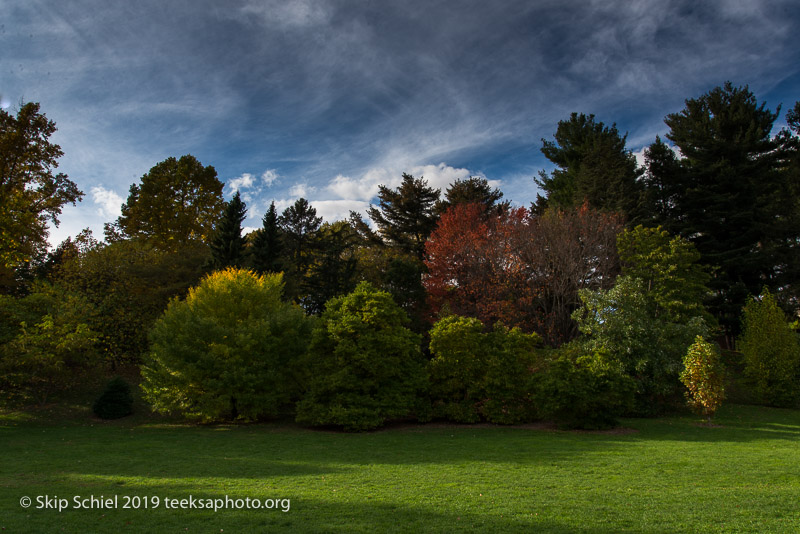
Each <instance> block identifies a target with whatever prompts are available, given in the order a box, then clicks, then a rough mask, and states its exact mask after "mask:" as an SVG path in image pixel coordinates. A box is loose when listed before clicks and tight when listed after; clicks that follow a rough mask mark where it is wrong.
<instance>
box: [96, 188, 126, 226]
mask: <svg viewBox="0 0 800 534" xmlns="http://www.w3.org/2000/svg"><path fill="white" fill-rule="evenodd" d="M91 192H92V200H93V201H94V203H95V204H97V205H98V206H99V208H98V210H97V214H98V215H100V216H103V217H107V218H109V219H116V218H117V217H119V216H120V215H121V214H122V211H121V208H122V203H123V199H122V197H121V196H119V195H118V194H116V193H115V192H114V191H111V190H110V189H106V188H105V187H92V190H91Z"/></svg>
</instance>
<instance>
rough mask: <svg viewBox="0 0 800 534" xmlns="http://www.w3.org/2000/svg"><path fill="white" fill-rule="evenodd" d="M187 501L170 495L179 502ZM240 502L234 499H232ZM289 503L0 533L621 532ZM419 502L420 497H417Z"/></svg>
mask: <svg viewBox="0 0 800 534" xmlns="http://www.w3.org/2000/svg"><path fill="white" fill-rule="evenodd" d="M188 495H189V494H188V493H187V494H185V495H178V494H174V496H175V497H177V498H187V497H188ZM191 495H192V497H193V498H194V499H195V500H196V502H198V501H206V500H208V499H211V500H213V499H221V498H222V499H224V497H225V494H224V493H220V492H198V491H194V492H191ZM241 497H243V496H238V495H237V496H232V498H234V499H237V498H241ZM284 498H289V499H291V507H290V509H289V511H287V512H283V511H282V510H281V508H280V507H279V506H276V507H275V508H273V509H269V510H268V509H263V508H262V509H258V510H256V509H220V510H218V511H217V512H214V511H212V510H200V509H192V510H188V509H165V507H164V505H163V504H162V505H161V506H160V507H159V508H158V509H155V510H143V509H139V510H130V509H128V510H122V509H119V508H118V509H109V510H85V509H84V510H75V509H67V510H65V511H62V512H60V513H59V512H57V511H56V510H34V509H28V510H24V509H17V510H14V511H13V512H12V513H11V514H10V515H7V516H6V517H4V518H3V520H2V525H3V527H4V530H5V529H7V530H8V531H25V532H51V531H53V530H54V529H55V528H56V527H58V528H59V530H60V531H65V532H117V531H118V530H126V529H128V530H130V529H134V530H135V531H137V532H172V531H175V532H178V531H180V532H184V531H190V532H196V531H197V530H198V529H199V530H201V531H203V532H212V531H213V532H222V531H224V532H315V533H325V532H330V533H339V532H342V533H369V534H373V533H375V532H426V533H427V532H504V533H506V532H508V533H517V532H519V533H523V532H525V533H527V532H551V533H557V534H560V533H574V532H582V533H587V534H593V533H597V534H599V533H606V532H619V526H616V527H613V528H612V526H611V523H610V522H611V520H612V519H613V518H607V520H608V521H609V526H608V527H607V528H605V527H596V526H591V527H588V526H587V527H577V526H576V524H575V522H571V521H570V520H569V519H568V518H546V519H545V518H540V517H539V516H538V514H536V513H535V511H534V508H533V507H531V508H530V510H528V509H527V508H526V509H525V510H520V511H518V512H517V513H512V514H508V513H503V511H502V510H498V509H491V508H487V507H483V506H478V507H476V508H470V506H469V503H465V502H455V503H452V505H451V506H448V505H444V506H442V507H441V508H438V509H437V507H434V506H430V505H428V506H426V505H419V506H411V505H406V504H394V503H386V502H374V503H372V502H352V501H351V502H336V499H330V500H322V499H293V498H291V496H288V495H286V496H284ZM423 499H424V497H423Z"/></svg>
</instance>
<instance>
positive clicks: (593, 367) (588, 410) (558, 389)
mask: <svg viewBox="0 0 800 534" xmlns="http://www.w3.org/2000/svg"><path fill="white" fill-rule="evenodd" d="M634 389H635V386H634V383H633V380H632V379H631V378H630V377H629V376H627V374H626V373H625V371H624V369H623V365H622V364H621V363H620V362H619V361H618V360H616V359H615V358H613V357H612V356H611V355H610V354H609V353H608V352H606V351H603V350H591V351H586V350H585V349H582V348H580V347H579V346H577V345H575V344H572V343H571V344H567V345H564V346H563V347H562V348H560V349H558V350H556V351H553V354H552V357H551V359H550V360H549V361H548V362H547V363H546V365H545V368H544V370H543V371H541V372H540V373H537V375H536V380H535V392H536V399H537V407H538V409H539V411H540V413H541V414H542V416H543V417H545V418H546V419H550V420H552V421H555V422H557V423H558V424H560V425H562V426H565V427H568V428H586V429H602V428H610V427H612V426H615V425H616V424H617V417H619V416H621V415H624V414H625V413H627V412H628V411H629V410H630V409H631V408H632V406H633V398H634Z"/></svg>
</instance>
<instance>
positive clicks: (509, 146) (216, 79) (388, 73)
mask: <svg viewBox="0 0 800 534" xmlns="http://www.w3.org/2000/svg"><path fill="white" fill-rule="evenodd" d="M0 12H2V14H3V15H2V17H0V105H2V106H3V107H5V108H6V109H7V110H9V111H13V110H14V108H15V107H17V106H18V103H19V102H21V101H38V102H40V103H41V106H42V110H43V111H44V112H45V113H46V114H47V116H48V117H49V118H50V119H53V120H54V121H55V122H56V124H57V126H58V129H59V130H58V132H57V133H56V134H55V135H54V138H53V139H54V141H55V142H57V143H59V144H60V145H61V147H62V149H63V150H64V152H65V155H64V157H63V158H62V159H61V165H60V167H59V170H60V171H63V172H65V173H67V174H68V175H69V177H70V178H71V179H72V180H73V181H75V182H76V183H77V184H78V185H79V187H80V188H81V189H82V190H83V191H84V193H85V197H84V199H83V201H82V202H81V203H79V204H78V206H77V207H74V208H73V207H68V208H65V210H64V214H63V217H62V224H61V226H60V227H59V228H56V229H53V230H52V232H51V243H58V242H60V241H61V240H62V239H63V238H65V237H66V236H68V235H74V234H75V233H77V232H78V231H79V230H80V229H82V228H84V227H87V226H88V227H90V228H92V229H93V230H94V231H95V234H96V235H97V236H98V237H99V236H102V224H103V222H106V221H111V220H114V219H115V218H116V216H117V215H118V214H119V205H120V204H121V202H122V201H124V199H125V198H126V197H127V194H128V189H129V187H130V185H131V184H133V183H136V182H138V180H139V179H140V178H141V176H142V175H143V174H144V173H146V172H147V171H148V170H149V169H150V168H151V167H152V166H153V165H155V164H156V163H158V162H159V161H162V160H164V159H166V158H167V157H170V156H175V157H179V156H181V155H183V154H193V155H194V156H196V157H197V158H198V159H199V160H200V161H201V162H202V163H203V164H205V165H213V166H214V167H215V168H216V169H217V172H218V175H219V178H220V180H222V181H224V182H225V183H226V184H227V185H226V189H225V193H226V197H230V196H231V195H232V193H233V191H234V190H235V189H236V188H238V189H239V190H241V192H242V194H243V196H244V198H245V199H246V201H247V204H248V208H249V218H248V220H247V221H246V222H245V224H246V225H247V226H249V227H257V226H259V225H260V217H261V216H262V215H263V214H264V212H265V211H266V208H267V206H268V205H269V202H270V201H271V200H275V201H276V204H277V206H278V207H279V208H283V207H285V206H287V205H289V204H290V203H291V202H293V201H294V199H296V198H298V197H299V196H304V197H305V198H307V199H309V200H310V201H311V202H312V204H313V205H314V206H315V207H316V208H317V210H318V212H319V213H320V214H322V215H323V216H324V217H325V218H326V219H327V220H333V219H335V218H337V217H342V216H346V214H347V212H348V211H349V210H350V209H355V210H363V209H364V208H365V207H366V206H368V204H369V202H370V201H372V202H375V194H376V193H377V187H378V185H379V184H386V185H389V186H396V185H397V184H398V183H399V182H400V179H401V174H402V173H403V172H409V173H412V174H414V175H415V176H420V175H423V176H425V178H427V179H428V180H429V182H430V183H431V184H432V185H435V186H436V187H439V188H442V189H443V190H444V188H445V187H446V186H447V184H448V183H450V182H452V180H454V179H456V178H460V177H461V178H463V177H467V176H470V175H481V176H485V177H486V178H487V179H489V180H491V181H494V182H496V184H497V185H498V186H499V187H500V188H501V190H502V191H503V192H504V193H505V196H506V198H509V199H511V200H513V201H514V202H515V203H516V204H522V205H525V204H528V203H529V202H531V201H532V200H534V199H535V197H536V187H535V185H534V183H533V176H534V175H535V174H536V173H537V172H538V171H539V170H540V169H549V165H548V162H547V161H546V160H544V158H543V156H542V154H541V152H540V150H539V149H540V148H541V145H542V143H541V139H542V138H543V137H544V138H550V137H551V136H552V135H553V133H554V132H555V129H556V126H557V124H558V121H559V120H563V119H565V118H567V117H568V116H569V114H570V113H571V112H573V111H577V112H585V113H594V114H595V115H596V117H597V119H598V120H601V121H603V122H606V123H608V124H610V123H613V122H616V123H617V126H618V128H619V129H620V130H621V131H623V132H626V131H627V132H628V148H629V149H631V150H632V151H634V152H639V151H641V149H642V148H643V147H645V146H646V145H648V144H649V143H651V142H652V141H653V140H654V139H655V136H656V135H657V134H661V135H662V136H663V134H664V133H665V132H666V127H665V126H664V124H663V118H664V116H665V115H666V114H668V113H673V112H678V111H680V110H681V109H683V104H684V101H685V99H687V98H692V97H698V96H700V95H702V94H703V93H705V92H706V91H708V90H710V89H712V88H713V87H715V86H717V85H721V84H722V83H724V82H725V81H726V80H730V81H731V82H733V83H734V85H745V84H747V85H749V87H750V89H751V90H752V91H753V92H754V93H755V95H756V97H757V98H758V99H759V100H760V101H766V103H767V107H769V108H770V109H773V110H774V109H775V108H776V107H777V106H778V105H780V104H783V109H784V111H785V110H787V109H788V108H789V107H791V106H792V105H793V104H794V102H795V101H797V100H800V46H798V44H797V28H798V27H800V8H798V6H797V4H796V1H788V0H787V1H781V0H772V1H758V0H744V1H711V0H710V1H704V2H694V1H685V2H684V1H668V0H661V1H614V0H597V1H573V0H559V1H552V2H551V1H530V0H529V1H520V2H517V1H513V0H507V1H497V2H487V1H485V0H481V1H452V0H451V1H438V2H437V1H431V0H427V1H415V0H406V1H403V2H389V1H373V2H368V1H315V0H295V1H277V0H274V1H273V0H235V1H224V2H223V1H217V2H208V1H204V0H185V1H173V0H156V1H152V0H137V1H136V2H125V3H122V2H108V1H106V0H103V1H100V0H71V1H69V2H63V1H55V0H52V1H38V0H5V1H4V2H2V4H0ZM783 121H784V119H783V113H782V116H781V119H780V120H779V121H778V124H779V125H780V124H782V123H783Z"/></svg>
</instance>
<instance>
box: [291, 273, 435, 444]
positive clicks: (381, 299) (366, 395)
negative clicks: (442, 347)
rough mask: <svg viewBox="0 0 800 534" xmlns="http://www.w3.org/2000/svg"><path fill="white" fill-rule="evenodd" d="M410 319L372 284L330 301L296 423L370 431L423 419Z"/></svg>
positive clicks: (421, 380) (416, 342) (421, 375)
mask: <svg viewBox="0 0 800 534" xmlns="http://www.w3.org/2000/svg"><path fill="white" fill-rule="evenodd" d="M407 322H408V318H407V317H406V315H405V313H403V311H402V310H401V309H400V308H399V307H398V306H397V304H395V303H394V301H393V300H392V297H391V296H390V295H389V294H388V293H386V292H385V291H379V290H377V289H375V288H374V287H373V286H371V285H370V284H368V283H366V282H362V283H360V284H359V285H358V286H357V287H356V289H355V290H354V291H353V292H352V293H350V294H348V295H346V296H343V297H336V298H334V299H332V300H330V301H329V302H328V305H327V307H326V308H325V311H324V312H323V314H322V317H321V319H320V320H319V322H318V323H317V326H316V327H315V329H314V333H313V336H312V340H311V346H310V347H309V351H308V356H307V360H306V374H307V377H308V378H307V387H306V390H305V394H304V395H303V398H302V400H301V401H300V402H299V403H298V404H297V422H298V423H303V424H309V425H336V426H341V427H343V428H344V429H345V430H369V429H373V428H377V427H379V426H381V425H383V424H384V423H386V422H387V421H390V420H394V419H400V418H406V417H409V416H412V415H417V416H419V415H420V411H419V410H420V406H419V404H420V397H421V395H422V393H423V392H424V391H425V388H426V377H425V370H424V366H423V365H424V364H423V360H422V355H421V354H420V338H419V336H418V335H417V334H414V333H413V332H411V330H409V329H408V328H406V326H405V324H406V323H407Z"/></svg>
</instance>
